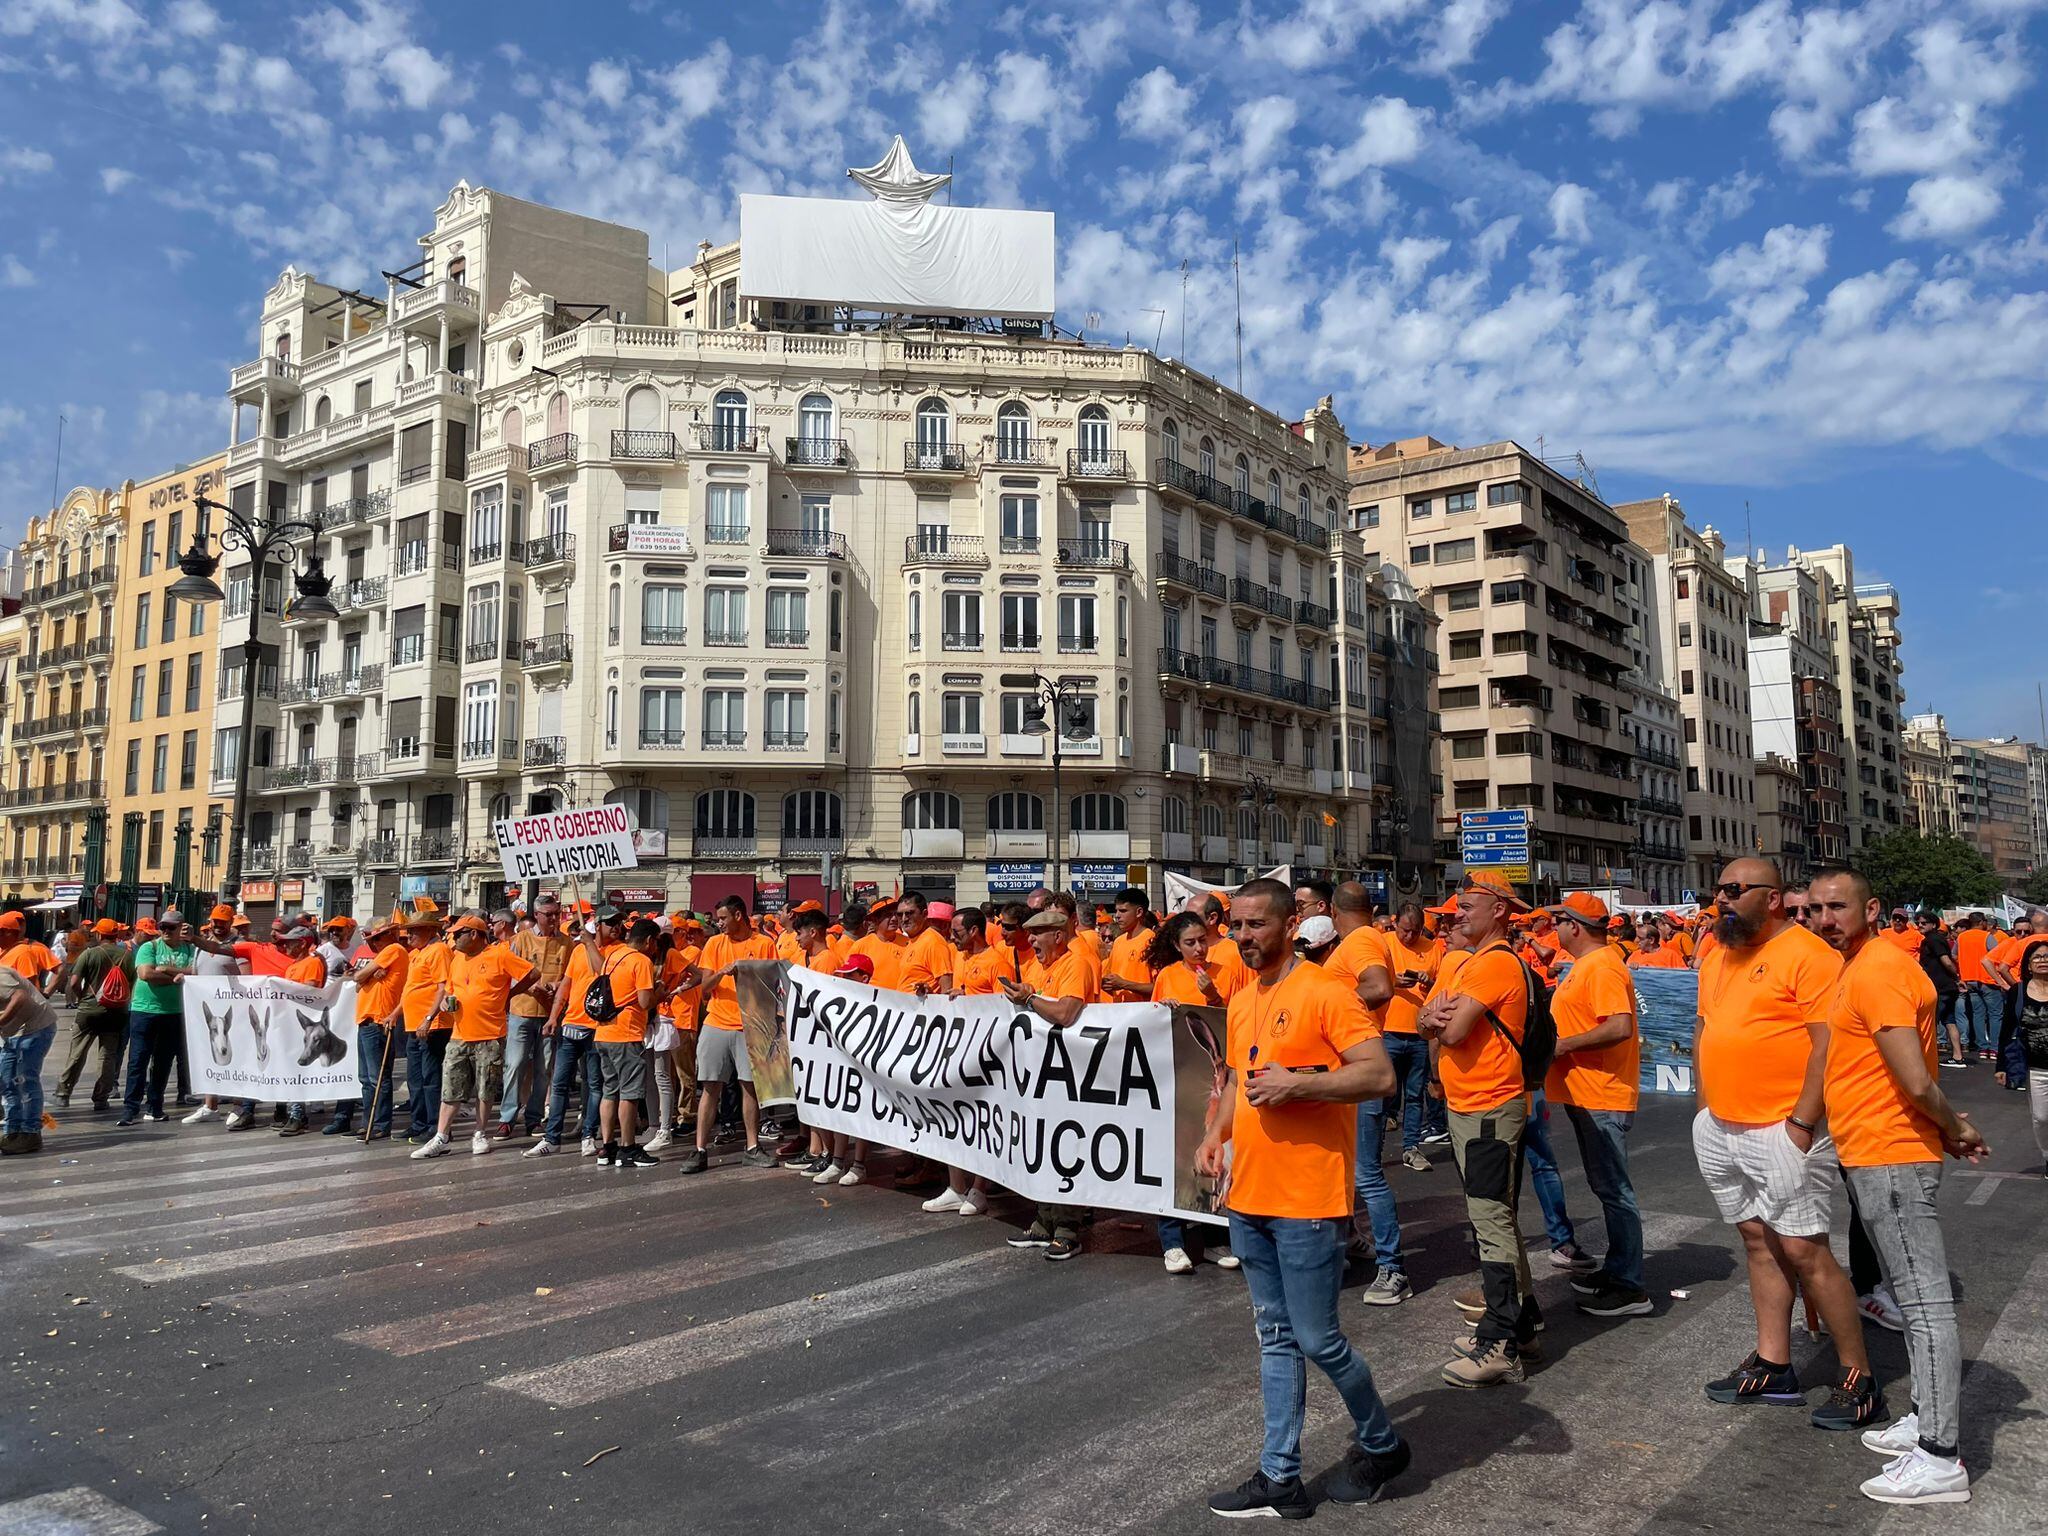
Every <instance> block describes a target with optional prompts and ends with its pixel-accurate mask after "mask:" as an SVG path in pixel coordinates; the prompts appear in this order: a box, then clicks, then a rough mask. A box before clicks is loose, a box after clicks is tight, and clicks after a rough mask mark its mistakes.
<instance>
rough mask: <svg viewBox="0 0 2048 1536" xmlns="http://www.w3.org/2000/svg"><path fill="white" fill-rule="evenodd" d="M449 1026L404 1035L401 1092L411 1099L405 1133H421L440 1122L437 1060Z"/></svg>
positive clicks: (443, 1049)
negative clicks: (410, 1111) (409, 1119)
mask: <svg viewBox="0 0 2048 1536" xmlns="http://www.w3.org/2000/svg"><path fill="white" fill-rule="evenodd" d="M453 1033H454V1031H453V1030H448V1029H434V1030H426V1029H421V1030H415V1031H413V1032H412V1033H410V1034H408V1035H407V1036H406V1038H405V1092H406V1096H407V1097H408V1098H410V1099H411V1100H412V1120H411V1121H410V1122H409V1123H408V1124H407V1125H406V1128H405V1134H406V1135H408V1136H425V1135H427V1134H429V1133H430V1132H432V1131H433V1130H434V1129H435V1128H436V1127H437V1126H438V1125H439V1124H440V1123H441V1061H442V1058H444V1057H445V1056H446V1055H447V1054H448V1037H449V1036H450V1035H451V1034H453Z"/></svg>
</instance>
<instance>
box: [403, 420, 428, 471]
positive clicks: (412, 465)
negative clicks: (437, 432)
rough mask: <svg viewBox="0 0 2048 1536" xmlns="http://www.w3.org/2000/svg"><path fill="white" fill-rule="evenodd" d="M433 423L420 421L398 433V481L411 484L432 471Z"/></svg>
mask: <svg viewBox="0 0 2048 1536" xmlns="http://www.w3.org/2000/svg"><path fill="white" fill-rule="evenodd" d="M433 434H434V425H433V423H432V422H426V421H423V422H421V423H420V424H419V425H418V426H414V427H406V428H403V429H402V430H401V431H400V432H399V434H398V483H399V484H400V485H411V484H412V483H413V482H414V481H416V480H424V479H426V478H427V476H428V475H430V474H432V473H433V469H434V463H433V453H434V436H433Z"/></svg>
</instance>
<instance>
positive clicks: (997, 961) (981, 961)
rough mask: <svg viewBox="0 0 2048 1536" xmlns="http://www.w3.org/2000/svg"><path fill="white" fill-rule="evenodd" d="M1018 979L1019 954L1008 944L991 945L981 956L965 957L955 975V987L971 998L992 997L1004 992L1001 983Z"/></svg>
mask: <svg viewBox="0 0 2048 1536" xmlns="http://www.w3.org/2000/svg"><path fill="white" fill-rule="evenodd" d="M1017 979H1018V978H1017V953H1016V951H1015V950H1013V949H1011V948H1010V946H1009V945H1007V944H991V945H989V946H988V947H987V948H986V949H984V950H982V951H981V952H980V953H979V954H974V955H966V956H963V957H962V958H961V960H960V968H959V969H958V970H957V971H955V972H954V973H953V985H954V986H956V987H958V988H959V989H960V990H961V991H962V992H965V993H966V994H967V995H968V996H970V997H987V996H990V995H992V994H994V993H997V992H1000V991H1002V987H1001V985H1000V983H1002V982H1005V981H1015V980H1017Z"/></svg>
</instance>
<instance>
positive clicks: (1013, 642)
mask: <svg viewBox="0 0 2048 1536" xmlns="http://www.w3.org/2000/svg"><path fill="white" fill-rule="evenodd" d="M1002 643H1003V649H1004V650H1006V651H1035V650H1037V649H1038V648H1039V647H1040V646H1041V645H1043V644H1044V641H1043V640H1042V639H1041V638H1040V636H1039V633H1038V631H1037V630H1035V629H1006V630H1004V631H1003V635H1002Z"/></svg>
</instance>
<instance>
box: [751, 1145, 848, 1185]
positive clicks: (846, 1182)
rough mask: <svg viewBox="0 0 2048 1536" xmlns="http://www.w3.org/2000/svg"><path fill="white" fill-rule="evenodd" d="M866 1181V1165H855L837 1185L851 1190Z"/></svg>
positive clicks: (841, 1176) (843, 1174)
mask: <svg viewBox="0 0 2048 1536" xmlns="http://www.w3.org/2000/svg"><path fill="white" fill-rule="evenodd" d="M753 1155H754V1154H753V1152H751V1151H749V1152H748V1153H747V1156H746V1157H743V1158H741V1159H740V1161H741V1162H745V1161H746V1160H747V1158H748V1157H752V1156H753ZM867 1181H868V1170H867V1164H865V1163H855V1164H854V1165H853V1166H852V1167H851V1168H849V1169H847V1170H846V1172H844V1173H842V1174H841V1175H839V1183H840V1185H841V1187H842V1188H845V1189H851V1188H853V1186H854V1185H856V1184H865V1183H867Z"/></svg>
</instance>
